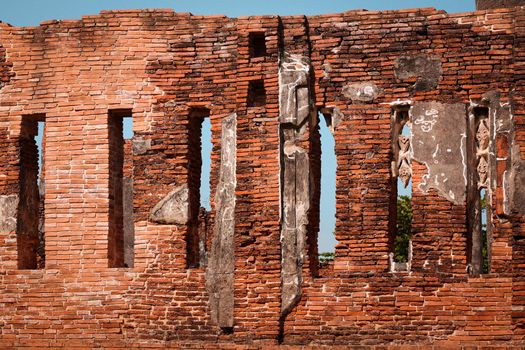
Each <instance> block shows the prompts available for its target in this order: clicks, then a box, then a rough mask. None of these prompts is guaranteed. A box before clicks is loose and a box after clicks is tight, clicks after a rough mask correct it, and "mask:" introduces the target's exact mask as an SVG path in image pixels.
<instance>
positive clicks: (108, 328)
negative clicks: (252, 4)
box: [0, 7, 525, 348]
mask: <svg viewBox="0 0 525 350" xmlns="http://www.w3.org/2000/svg"><path fill="white" fill-rule="evenodd" d="M523 23H524V9H523V8H519V7H518V8H513V9H499V10H489V11H479V12H474V13H468V14H460V15H459V14H458V15H450V14H446V13H445V12H443V11H436V10H434V9H413V10H403V11H387V12H372V11H350V12H346V13H342V14H332V15H321V16H312V17H305V16H293V17H279V16H259V17H243V18H237V19H233V18H227V17H224V16H208V17H202V16H193V15H191V14H188V13H173V12H172V11H170V10H143V11H140V10H137V11H107V12H102V13H101V14H100V15H96V16H86V17H83V18H82V19H81V20H73V21H49V22H44V23H42V24H41V26H39V27H25V28H20V27H9V26H6V25H3V24H0V82H2V85H0V147H1V148H0V200H1V202H0V307H1V309H2V316H1V317H0V347H5V348H13V347H24V346H26V347H34V348H51V347H55V348H56V347H68V348H71V347H74V346H84V347H106V348H111V347H124V346H127V347H131V346H136V347H163V348H169V347H172V348H185V347H195V348H203V347H208V348H216V347H234V346H235V345H237V346H239V347H242V346H244V347H251V348H258V347H261V346H269V347H274V346H276V345H278V344H282V345H289V346H290V347H295V346H299V345H312V346H315V347H317V346H320V345H327V346H333V345H368V346H382V345H385V344H389V345H392V346H393V347H395V346H401V345H414V346H420V347H428V346H430V344H434V345H436V346H438V347H439V346H449V347H459V346H461V345H494V346H500V347H509V348H510V347H513V346H514V347H518V348H519V347H523V344H524V343H523V342H524V339H523V337H524V335H525V333H524V326H523V324H524V318H525V316H524V307H525V299H524V296H523V294H524V292H525V282H524V276H525V275H524V274H523V273H522V272H521V271H522V268H523V264H524V263H525V248H524V247H525V244H524V243H523V241H524V239H523V237H524V236H525V229H524V224H525V219H524V217H525V213H524V212H523V207H521V208H520V204H521V203H523V197H524V193H523V188H522V187H521V188H520V184H522V183H523V176H524V175H523V174H524V172H523V165H522V164H523V159H525V106H524V103H525V98H524V97H523V96H524V91H523V85H524V81H525V80H524V78H523V77H524V75H523V74H522V70H523V64H522V63H523V62H522V61H523V57H524V55H525V54H524V53H523V45H522V44H523V43H522V42H523V31H524V28H525V26H524V25H523ZM249 33H264V35H265V43H266V50H265V53H264V54H263V55H262V56H261V57H252V56H253V50H250V35H249ZM8 62H9V63H8ZM305 66H306V68H304V67H305ZM294 79H297V80H296V81H295V80H294ZM254 81H262V82H263V85H264V89H265V95H266V99H265V103H264V104H263V105H261V106H259V105H256V106H253V105H250V102H251V101H250V98H249V94H250V93H249V91H250V86H252V87H253V86H254ZM257 84H259V83H257ZM257 84H256V85H257ZM471 103H479V104H487V105H489V106H490V110H491V111H493V112H494V113H493V114H492V117H491V118H493V119H491V120H493V121H494V125H496V121H502V123H501V125H499V124H498V125H499V126H498V127H497V128H496V126H495V127H494V128H495V129H491V130H492V132H493V135H491V140H492V143H491V145H492V146H491V147H493V150H494V154H496V153H497V154H498V156H497V158H494V160H491V162H492V163H491V173H490V174H491V181H492V182H491V185H490V194H491V195H490V200H489V202H490V203H489V204H490V206H491V208H493V210H492V213H493V214H492V217H491V222H492V224H493V226H494V229H493V242H492V244H491V271H490V274H484V275H482V276H469V274H468V272H467V270H468V267H469V248H470V247H469V244H470V243H469V235H470V232H469V230H468V224H467V222H468V220H467V206H468V203H467V202H466V200H465V198H464V195H465V191H466V189H465V187H466V186H467V184H466V179H465V184H463V172H471V171H474V170H473V169H470V168H467V167H466V166H465V163H464V162H463V161H462V158H461V155H463V156H464V155H465V154H464V153H462V152H463V150H464V147H463V145H464V143H463V142H464V139H463V138H462V135H463V133H465V131H466V124H467V123H466V120H467V118H468V115H467V114H468V107H469V106H470V104H471ZM396 105H403V106H406V107H408V106H411V107H410V108H411V109H410V111H411V112H410V113H412V115H411V117H410V118H411V119H410V123H411V127H412V130H413V136H412V140H413V142H414V144H413V147H414V152H413V153H414V154H413V156H414V159H413V160H412V171H413V176H412V181H413V200H412V201H413V208H414V221H413V234H414V236H413V258H412V267H411V271H410V272H409V273H408V272H405V273H391V272H389V270H390V266H389V256H388V254H389V253H390V251H391V234H392V232H391V230H390V229H389V227H391V226H392V222H391V220H390V218H389V213H390V212H391V210H392V207H391V204H392V203H391V202H392V200H391V198H393V195H395V193H394V191H395V189H394V188H393V186H392V175H391V162H392V154H391V153H392V152H391V142H392V141H391V136H392V135H391V134H392V132H391V130H392V106H396ZM508 106H510V110H511V112H512V114H511V115H512V118H510V117H509V114H508V113H507V114H505V113H506V111H508ZM434 109H435V110H436V113H438V114H437V115H438V117H436V118H437V119H435V120H425V119H424V116H425V113H426V112H429V111H431V110H434ZM114 110H121V111H122V110H127V111H131V113H132V117H133V128H134V136H133V139H132V140H131V141H125V142H123V141H122V140H120V141H119V140H117V139H118V137H115V135H117V134H118V135H120V134H119V132H114V131H115V130H114V128H113V127H111V125H110V124H111V123H109V122H108V120H109V119H108V115H109V113H110V111H114ZM204 110H206V111H209V118H210V121H211V124H212V143H213V152H212V171H211V189H212V193H211V203H212V211H211V212H210V213H208V214H207V215H206V216H205V215H203V214H202V212H200V211H199V208H198V204H199V203H198V195H199V192H198V190H196V187H197V186H198V181H199V176H198V175H199V174H198V173H199V172H200V170H199V168H200V162H201V159H200V154H198V151H199V150H198V149H199V146H198V143H199V140H198V139H196V138H197V137H198V136H199V128H200V127H199V126H198V125H199V123H196V122H195V119H194V118H196V117H199V118H200V117H201V116H202V115H198V116H196V115H195V111H200V112H202V111H204ZM318 110H322V111H325V112H326V113H327V114H328V113H329V112H330V114H331V116H332V127H333V132H334V138H335V143H336V146H335V152H336V155H337V161H338V168H337V194H336V197H337V214H336V220H337V224H336V232H335V235H336V238H337V240H338V245H337V247H336V257H335V261H334V262H332V263H330V264H328V265H327V266H324V267H322V268H321V269H319V271H317V269H318V266H317V263H316V261H317V256H316V255H317V246H316V236H317V230H318V224H319V223H318V217H319V203H318V198H319V174H320V169H319V162H320V160H319V155H320V149H319V140H318V130H317V124H316V123H317V111H318ZM200 112H199V113H200ZM199 113H197V114H199ZM432 113H434V112H432ZM432 113H430V114H432ZM43 114H45V122H46V131H45V132H46V134H45V162H44V163H43V164H44V174H45V195H44V198H43V200H44V208H45V254H46V257H45V267H44V268H43V269H38V270H20V269H18V268H17V260H18V257H19V256H20V254H21V252H20V250H19V248H18V247H17V235H18V234H20V232H17V229H16V220H15V219H16V218H17V213H16V212H17V210H16V209H17V208H18V203H17V202H16V201H15V200H14V199H17V198H18V196H21V194H22V193H23V191H21V189H20V186H21V184H20V174H21V173H22V174H23V172H24V171H26V172H27V171H30V170H31V169H30V168H29V167H28V168H25V167H24V165H23V164H24V163H23V155H21V154H20V142H21V140H24V135H23V132H22V131H23V130H22V116H27V115H38V116H41V115H43ZM463 117H464V118H465V119H463ZM506 117H507V118H508V119H505V118H506ZM421 118H423V119H421ZM232 120H234V121H236V124H233V125H234V126H233V130H232V126H231V125H232V124H231V123H230V124H228V123H225V122H228V121H232ZM508 120H510V122H509V121H508ZM425 123H426V124H425ZM428 125H430V126H429V127H428V128H424V127H423V126H428ZM433 128H435V129H433ZM425 130H428V131H425ZM228 132H230V133H231V132H234V133H235V135H236V139H235V147H234V148H235V149H236V153H235V154H234V155H233V156H232V155H231V154H226V152H230V151H231V148H230V147H228V141H231V140H232V139H231V137H230V138H229V137H228V135H230V134H228ZM112 135H113V137H112ZM465 137H466V136H465ZM497 139H505V140H507V143H505V142H503V141H501V142H499V141H498V142H496V140H497ZM418 142H419V143H418ZM445 145H449V146H447V147H449V148H448V149H447V147H445ZM436 146H442V148H443V147H444V148H445V149H441V150H439V147H438V148H436ZM119 152H123V153H122V154H121V155H120V156H119V157H120V158H121V159H119V157H116V156H115V155H116V154H119ZM428 152H430V156H429V157H432V156H434V158H432V161H434V160H435V162H436V163H433V162H432V163H431V162H430V161H429V159H427V158H428V157H427V158H425V155H426V154H427V153H428ZM232 157H233V160H234V163H233V164H234V170H235V183H234V184H232V183H231V181H230V182H228V183H226V184H225V183H224V181H225V179H228V176H227V174H225V173H226V172H227V166H226V165H227V164H225V163H226V162H231V161H232V159H231V158H232ZM520 157H521V159H520ZM122 158H123V159H122ZM491 159H492V158H491ZM229 164H230V165H231V163H229ZM21 169H22V170H21ZM458 169H459V170H458ZM122 173H123V174H122ZM290 174H291V175H290ZM122 176H123V177H124V179H130V180H131V181H132V198H133V213H132V215H133V220H134V247H133V254H132V255H133V264H132V265H131V264H127V265H128V266H129V267H120V268H109V267H108V266H110V265H108V264H109V261H108V259H109V258H110V257H111V255H109V254H108V252H109V251H110V250H109V248H110V247H114V245H113V243H112V240H111V234H110V232H112V230H115V226H116V223H115V215H114V209H113V204H114V202H115V198H116V197H115V196H116V194H115V188H116V187H120V186H123V185H122V181H121V180H119V179H116V178H119V177H122ZM503 179H505V181H504V180H503ZM510 180H512V183H511V184H509V181H510ZM305 181H306V182H305ZM520 181H521V182H520ZM124 182H125V181H124ZM305 183H306V185H305ZM124 186H125V185H124ZM228 186H229V187H228ZM301 186H306V187H301ZM292 187H293V188H292ZM232 188H233V195H234V197H235V201H234V203H232V201H231V198H230V196H229V193H230V192H228V191H231V190H232ZM305 193H306V194H307V195H306V198H304V197H305V195H304V194H305ZM120 195H121V196H123V197H126V198H129V197H130V196H129V193H128V194H125V195H124V194H122V193H121V194H120ZM118 200H120V199H118ZM125 201H126V199H124V202H125ZM290 203H292V204H290ZM128 204H130V203H128ZM13 206H14V207H15V210H14V211H13ZM124 206H125V204H124ZM22 208H24V206H23V205H22ZM126 208H127V209H126ZM290 208H291V209H293V210H292V211H289V210H290ZM304 208H307V209H306V213H305V212H303V211H302V210H303V209H304ZM321 209H322V208H321ZM123 210H124V212H123V213H119V215H120V216H124V217H130V216H129V215H130V213H129V211H130V207H129V206H128V207H124V209H123ZM196 211H199V213H196ZM321 215H322V214H321ZM204 217H207V219H206V220H204ZM18 220H19V221H20V220H23V219H22V216H20V215H18ZM304 220H306V221H304ZM230 221H231V223H232V225H231V226H228V225H226V224H225V223H226V222H230ZM204 222H206V223H207V224H206V225H207V226H206V225H205V224H204ZM127 224H128V225H129V222H128V223H127ZM196 225H197V226H198V227H197V228H196ZM124 226H126V223H124ZM231 228H233V229H231ZM118 229H120V228H118ZM124 232H129V227H128V228H127V229H126V228H124ZM204 234H206V235H207V237H203V236H202V235H204ZM125 235H126V234H125ZM196 235H197V236H196ZM125 237H126V236H125ZM125 237H124V241H125V242H127V241H126V238H125ZM294 239H295V241H294ZM126 247H127V248H124V249H125V250H126V249H127V250H126V251H127V253H125V254H126V256H130V255H129V249H130V248H129V246H128V245H126ZM298 247H299V248H298ZM204 250H206V251H207V256H205V255H204V254H202V252H203V251H204ZM121 253H122V252H121ZM125 259H129V258H125ZM126 261H127V260H126ZM206 262H208V263H207V264H206ZM131 266H132V267H131Z"/></svg>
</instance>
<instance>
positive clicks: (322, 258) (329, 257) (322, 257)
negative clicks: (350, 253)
mask: <svg viewBox="0 0 525 350" xmlns="http://www.w3.org/2000/svg"><path fill="white" fill-rule="evenodd" d="M334 259H335V253H329V252H327V253H321V254H319V262H320V263H321V264H323V263H327V262H329V261H333V260H334Z"/></svg>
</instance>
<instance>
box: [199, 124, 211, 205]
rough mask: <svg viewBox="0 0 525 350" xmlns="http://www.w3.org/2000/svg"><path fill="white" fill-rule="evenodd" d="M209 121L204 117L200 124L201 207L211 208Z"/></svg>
mask: <svg viewBox="0 0 525 350" xmlns="http://www.w3.org/2000/svg"><path fill="white" fill-rule="evenodd" d="M212 148H213V145H212V143H211V122H210V118H204V120H203V121H202V126H201V159H202V167H201V188H200V196H201V198H200V201H201V207H203V208H204V209H206V210H208V211H209V210H211V204H210V173H211V151H212Z"/></svg>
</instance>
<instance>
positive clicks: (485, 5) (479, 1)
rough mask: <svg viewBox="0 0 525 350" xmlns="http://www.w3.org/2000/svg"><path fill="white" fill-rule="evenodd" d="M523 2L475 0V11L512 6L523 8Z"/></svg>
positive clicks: (521, 0)
mask: <svg viewBox="0 0 525 350" xmlns="http://www.w3.org/2000/svg"><path fill="white" fill-rule="evenodd" d="M524 4H525V2H524V1H523V0H476V9H478V10H487V9H497V8H505V7H512V6H523V5H524Z"/></svg>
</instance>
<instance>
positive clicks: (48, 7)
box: [0, 0, 475, 253]
mask: <svg viewBox="0 0 525 350" xmlns="http://www.w3.org/2000/svg"><path fill="white" fill-rule="evenodd" d="M423 7H434V8H436V9H440V10H445V11H447V12H451V13H453V12H467V11H473V10H474V9H475V0H388V1H387V0H353V1H348V0H330V1H320V0H303V1H297V0H266V1H245V0H219V1H217V0H214V1H212V0H200V1H195V0H112V1H107V0H89V1H87V0H86V1H71V0H45V1H43V0H18V1H5V4H2V11H1V13H0V21H3V22H7V23H10V24H11V25H14V26H37V25H39V23H40V22H41V21H45V20H52V19H58V20H61V19H80V18H81V17H82V16H84V15H94V14H98V13H99V12H100V11H101V10H114V9H137V8H169V9H173V10H174V11H176V12H191V13H193V14H194V15H215V14H224V15H226V16H229V17H238V16H249V15H253V16H255V15H270V14H277V15H281V16H289V15H297V14H304V15H309V16H310V15H317V14H326V13H339V12H345V11H348V10H353V9H368V10H371V11H372V10H394V9H402V8H423ZM126 119H128V120H126ZM320 119H321V123H325V121H324V120H323V119H324V118H320ZM131 123H132V121H131V118H124V138H126V139H128V138H131V137H133V129H132V126H131ZM206 123H209V118H206V119H205V121H204V123H203V134H202V135H203V141H206V140H210V138H211V136H210V137H208V135H207V134H206V135H205V133H206V131H205V126H206ZM324 130H325V131H321V138H322V142H324V144H325V146H326V147H333V146H330V142H331V141H330V137H332V135H331V134H330V135H328V134H326V133H327V132H328V133H330V132H329V131H328V128H324ZM42 134H43V130H39V134H38V138H37V140H40V139H41V137H42ZM39 145H41V141H39ZM40 149H41V148H40ZM210 154H211V141H210V142H209V143H206V142H203V144H202V160H203V168H202V175H201V184H203V185H204V186H201V205H202V206H203V207H205V208H207V209H209V208H210V203H209V197H210V193H209V191H210V189H209V182H210V180H209V175H210V170H209V167H210V156H209V155H210ZM330 155H331V153H330V152H323V159H322V167H323V169H322V173H324V174H328V173H331V172H333V171H334V169H335V167H336V162H335V156H334V157H333V158H331V156H330ZM324 157H326V158H324ZM321 186H323V187H322V188H324V190H323V189H322V191H323V192H324V194H323V195H322V199H321V205H320V207H321V221H322V222H321V232H320V235H319V237H320V240H319V252H321V253H322V252H323V251H333V247H334V244H335V238H334V237H333V232H323V228H325V229H324V230H325V231H327V230H328V231H329V230H330V229H329V227H332V226H333V225H334V223H335V215H334V213H333V212H332V209H331V208H335V176H334V177H333V178H324V177H322V178H321ZM408 188H411V185H409V186H408ZM399 195H411V193H409V191H408V190H406V189H405V188H404V187H403V186H401V185H400V186H399ZM325 237H326V238H325Z"/></svg>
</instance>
